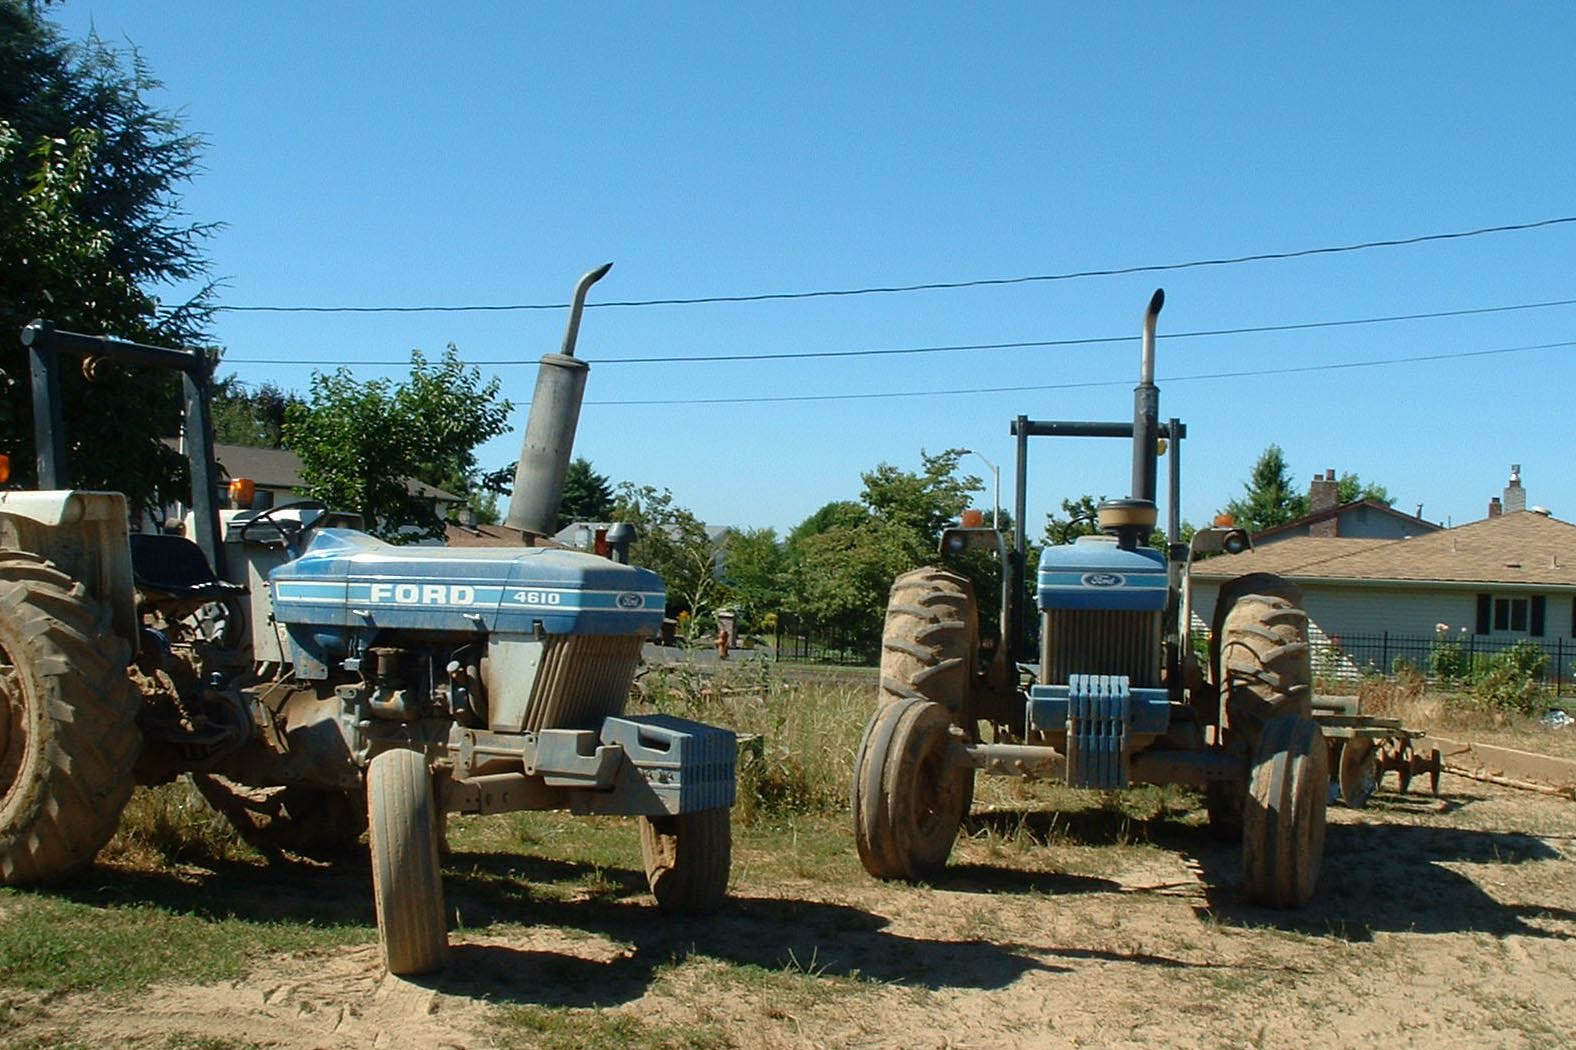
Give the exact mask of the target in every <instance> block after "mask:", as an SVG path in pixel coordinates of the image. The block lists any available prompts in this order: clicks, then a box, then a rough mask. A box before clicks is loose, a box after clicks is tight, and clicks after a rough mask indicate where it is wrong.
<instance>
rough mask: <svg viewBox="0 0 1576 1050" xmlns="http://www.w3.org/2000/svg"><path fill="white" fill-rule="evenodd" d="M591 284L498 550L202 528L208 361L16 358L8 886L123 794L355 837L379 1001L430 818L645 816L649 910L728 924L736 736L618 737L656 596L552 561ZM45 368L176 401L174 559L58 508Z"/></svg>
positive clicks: (46, 336) (209, 487)
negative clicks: (30, 462)
mask: <svg viewBox="0 0 1576 1050" xmlns="http://www.w3.org/2000/svg"><path fill="white" fill-rule="evenodd" d="M607 269H608V267H602V268H601V269H598V270H595V271H592V272H591V273H589V274H587V275H586V276H585V277H584V278H582V279H581V281H580V283H579V285H578V286H577V288H576V290H575V296H574V303H573V306H572V308H571V312H570V320H569V326H568V331H567V333H566V335H565V338H564V344H563V347H562V351H561V352H560V353H557V354H548V355H546V356H544V357H543V358H542V361H541V365H540V369H539V372H538V377H537V384H536V389H535V393H534V395H533V398H532V405H531V414H530V420H529V423H528V426H527V430H526V435H525V440H524V447H523V449H522V454H521V457H520V463H519V467H518V471H517V474H516V478H515V486H514V492H513V496H512V498H511V501H510V505H509V514H508V519H507V524H508V526H509V527H510V528H511V529H512V530H513V532H515V533H518V535H519V536H520V543H519V544H518V545H515V546H501V547H457V548H444V547H428V546H392V545H390V544H388V543H385V542H383V541H381V540H379V539H376V538H374V537H372V536H370V535H367V534H366V533H365V532H362V531H360V530H359V528H358V527H357V526H358V525H359V519H358V518H357V517H356V516H355V515H346V514H340V513H335V512H333V511H331V510H329V509H328V508H326V507H324V506H323V505H322V504H320V503H316V502H312V501H298V502H294V503H285V504H282V505H279V506H266V505H265V503H266V501H263V500H259V501H258V502H257V504H256V505H254V506H253V507H251V508H244V509H224V510H221V508H220V507H219V499H218V496H217V493H218V479H217V478H216V476H215V474H216V471H215V466H214V458H213V452H212V449H213V439H212V428H211V423H210V418H209V400H208V389H209V379H210V372H211V367H212V366H211V362H210V361H209V360H207V359H206V358H205V357H204V356H203V355H201V354H198V353H194V352H191V351H184V350H170V349H165V348H160V347H151V346H142V345H138V344H133V343H126V342H123V341H119V340H114V339H109V338H101V337H90V336H83V335H78V334H74V333H70V332H64V331H57V330H55V329H53V328H52V327H51V326H50V325H48V324H47V323H44V322H35V323H34V324H32V325H29V326H28V327H27V328H26V329H25V330H24V332H23V336H22V339H23V343H24V344H26V346H27V347H28V350H29V353H30V363H31V367H32V372H33V390H34V415H35V421H36V426H35V432H36V438H37V444H38V458H39V478H40V488H41V491H20V490H7V491H0V715H3V717H0V880H3V881H4V882H5V883H7V884H20V883H30V882H44V881H50V880H54V879H58V878H61V877H63V876H66V875H68V874H70V873H71V872H72V871H74V870H75V869H77V868H80V867H81V866H83V865H85V864H86V863H87V862H89V861H90V860H91V859H92V858H93V856H94V854H95V853H97V852H98V850H99V848H100V847H101V846H103V844H104V843H105V842H106V841H107V840H108V839H109V837H110V836H111V835H112V834H113V833H114V830H115V827H116V825H117V822H118V820H119V816H120V812H121V809H122V807H123V806H124V804H125V802H126V800H127V798H128V796H129V795H130V793H131V790H132V786H133V784H135V783H143V784H154V783H161V782H165V781H168V780H171V779H173V778H174V777H176V776H178V775H182V774H190V775H192V777H193V779H194V780H195V782H196V784H197V786H198V788H199V789H200V790H201V791H202V793H203V794H204V796H205V797H207V798H208V799H209V801H210V802H212V803H214V805H215V806H216V807H217V808H218V809H220V811H221V812H223V813H224V814H225V815H226V816H227V817H229V818H230V820H231V821H232V822H233V823H234V824H235V825H236V827H237V828H238V830H240V831H241V833H242V834H243V835H244V836H245V837H246V838H248V839H249V840H250V841H252V842H253V843H255V844H257V845H258V846H259V847H260V848H263V849H265V850H268V851H290V852H294V853H299V854H305V855H309V856H315V855H332V854H334V853H336V852H343V851H344V850H346V849H347V848H353V847H354V844H355V843H356V842H357V840H358V838H359V836H360V835H361V833H362V832H363V831H366V832H367V833H368V835H369V839H370V843H371V854H372V889H373V896H374V900H375V904H376V912H377V920H378V932H379V938H380V941H381V945H382V950H383V955H384V960H385V962H386V964H387V966H388V968H389V970H390V971H392V972H394V973H401V974H405V973H420V972H425V971H430V970H433V969H436V968H438V967H440V966H441V965H442V964H443V961H444V958H445V955H446V953H447V948H448V935H447V932H446V922H445V909H444V904H443V892H442V885H441V878H440V867H439V848H440V841H441V839H442V831H443V826H442V822H443V819H444V814H446V813H449V812H458V813H477V814H486V813H502V812H509V811H515V810H525V809H566V810H570V811H572V812H575V813H587V814H589V813H601V814H627V815H632V816H637V817H638V818H639V823H640V837H641V845H642V852H643V854H644V861H645V869H646V874H647V877H648V880H649V883H650V886H651V890H652V892H653V894H654V895H655V897H656V899H657V903H658V904H659V905H660V906H662V907H663V908H665V909H672V910H680V911H707V910H712V909H715V908H717V907H718V906H719V905H720V904H721V902H722V900H723V897H724V894H725V892H726V888H727V882H728V876H729V864H730V852H731V831H730V823H729V809H730V807H731V805H732V804H733V801H734V764H735V754H736V747H735V741H734V736H733V734H732V733H731V732H729V731H727V730H723V729H717V728H713V727H711V726H706V725H701V724H699V723H695V722H690V721H686V720H683V719H679V718H673V717H669V716H666V715H639V716H634V715H625V713H624V707H625V702H626V700H627V698H628V697H629V694H630V687H631V684H632V682H633V680H634V676H635V671H636V667H637V665H638V664H639V662H640V659H641V648H642V645H643V643H644V642H645V640H646V639H648V638H651V637H652V636H654V635H656V634H657V633H658V631H659V629H660V626H661V623H662V617H663V612H664V604H665V600H666V595H665V590H664V587H663V583H662V580H661V579H660V578H659V577H658V576H657V575H656V574H655V573H652V572H650V571H648V570H646V569H641V568H637V567H634V566H631V565H629V564H627V560H628V558H627V554H628V541H629V538H630V536H629V533H630V531H631V530H629V529H628V527H627V526H624V527H619V526H615V527H614V529H613V530H611V532H612V535H611V537H610V538H611V540H612V543H611V547H610V551H609V554H610V556H608V557H603V556H599V555H597V554H593V553H588V552H583V551H578V550H568V549H562V548H559V547H556V546H555V545H553V544H551V543H550V542H549V541H547V540H546V537H549V536H551V534H552V533H553V531H554V527H555V524H556V521H555V519H556V515H557V510H558V505H559V502H560V498H561V495H562V491H563V482H564V476H565V472H566V470H567V467H568V463H569V457H570V449H571V446H572V443H573V440H574V431H575V428H576V425H577V422H578V416H579V410H580V404H581V398H582V395H583V392H584V388H585V380H586V374H587V370H588V366H587V365H586V363H585V362H583V361H580V360H578V359H577V358H575V357H574V345H575V341H576V335H577V332H578V329H579V322H580V316H581V311H582V309H583V307H584V303H585V296H586V293H587V291H588V289H589V288H590V286H591V285H592V284H593V283H594V282H595V281H596V280H598V279H600V278H601V277H602V276H603V275H604V274H605V273H606V272H607ZM63 357H75V358H82V359H84V361H85V363H86V364H88V365H89V366H90V370H91V369H96V368H100V367H103V364H104V362H115V363H117V364H118V365H120V366H130V367H165V368H173V369H175V370H176V371H178V372H180V373H181V374H182V376H183V377H184V386H185V393H186V397H185V402H186V421H185V423H186V425H185V443H186V447H187V449H188V450H190V459H191V466H192V476H193V484H192V490H193V500H192V512H191V514H190V516H189V518H188V523H189V525H188V530H187V531H188V534H189V535H190V536H191V537H192V538H187V537H186V536H182V535H171V534H165V533H162V532H160V533H151V532H129V531H128V521H127V508H126V502H125V498H124V497H123V496H122V495H121V494H119V493H113V492H83V491H73V490H71V489H70V488H69V487H68V482H67V471H66V462H67V456H66V452H67V446H66V442H65V436H64V432H63V429H62V427H61V425H60V394H59V370H60V368H61V359H62V358H63ZM77 454H79V455H81V454H86V452H85V450H80V449H79V450H77ZM620 533H622V534H623V535H620Z"/></svg>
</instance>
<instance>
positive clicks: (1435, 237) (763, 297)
mask: <svg viewBox="0 0 1576 1050" xmlns="http://www.w3.org/2000/svg"><path fill="white" fill-rule="evenodd" d="M1573 222H1576V215H1566V216H1561V217H1559V218H1555V219H1539V220H1537V221H1536V222H1522V223H1511V224H1507V225H1504V226H1483V227H1479V228H1478V229H1474V230H1454V231H1451V232H1448V233H1428V234H1423V235H1421V236H1417V237H1398V238H1394V239H1391V240H1382V241H1362V242H1359V243H1356V244H1340V245H1333V246H1329V247H1323V248H1299V249H1296V250H1294V251H1284V252H1259V253H1256V254H1253V255H1236V256H1227V257H1223V258H1218V259H1192V260H1189V261H1186V262H1174V263H1152V264H1149V265H1145V266H1120V267H1113V268H1111V269H1104V270H1074V271H1070V272H1067V273H1045V274H1029V275H1026V276H1020V277H982V278H976V279H973V280H963V281H931V282H926V283H923V284H893V285H871V286H869V287H864V288H830V289H820V290H816V291H806V292H761V293H758V294H754V295H702V296H694V297H691V298H675V299H614V300H607V301H603V302H597V303H586V304H585V305H586V309H597V308H599V307H611V306H624V307H640V306H696V305H700V304H703V303H760V302H767V301H772V300H788V299H829V298H839V297H845V296H855V295H893V294H898V293H902V292H932V291H945V290H949V289H956V288H984V287H991V286H1000V285H1011V284H1035V283H1043V282H1048V281H1072V280H1078V279H1081V278H1085V277H1118V276H1123V275H1127V274H1136V273H1165V272H1168V271H1171V270H1192V269H1198V268H1200V267H1206V266H1236V265H1240V264H1242V263H1251V262H1269V261H1278V260H1283V259H1302V258H1307V257H1308V256H1313V255H1338V254H1341V253H1343V252H1358V251H1367V250H1369V249H1371V248H1396V247H1401V246H1404V245H1410V244H1425V243H1429V242H1433V241H1453V240H1461V239H1463V238H1466V237H1482V236H1485V235H1488V234H1494V233H1515V232H1520V231H1523V230H1536V229H1541V228H1543V227H1546V226H1559V225H1563V224H1566V223H1573ZM568 307H569V304H568V303H477V304H471V305H464V306H219V307H215V310H216V311H220V310H222V311H225V312H227V313H276V314H285V313H297V314H417V313H498V312H504V311H524V310H564V309H567V308H568Z"/></svg>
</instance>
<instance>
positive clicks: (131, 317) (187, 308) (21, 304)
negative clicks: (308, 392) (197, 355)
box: [0, 0, 214, 507]
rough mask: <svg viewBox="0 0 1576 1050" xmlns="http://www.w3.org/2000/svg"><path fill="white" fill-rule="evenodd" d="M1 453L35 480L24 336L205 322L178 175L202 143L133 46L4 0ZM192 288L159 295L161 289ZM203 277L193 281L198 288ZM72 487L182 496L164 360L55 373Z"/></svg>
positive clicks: (204, 289)
mask: <svg viewBox="0 0 1576 1050" xmlns="http://www.w3.org/2000/svg"><path fill="white" fill-rule="evenodd" d="M0 71H3V74H0V387H3V392H4V396H3V402H0V452H5V453H8V454H9V455H10V456H11V465H12V471H13V478H14V480H15V481H17V482H18V483H20V484H22V485H24V486H26V485H32V484H35V483H36V476H35V473H34V472H35V463H36V460H35V456H34V450H33V408H32V400H31V396H30V394H31V387H30V383H29V380H28V359H27V355H26V353H25V352H24V351H23V348H22V346H21V343H20V341H19V339H18V338H17V335H18V332H19V331H20V330H21V328H22V326H23V325H25V324H27V323H28V322H29V321H31V320H33V319H34V318H44V319H46V320H49V321H52V322H54V324H55V325H56V326H57V327H59V328H62V329H67V330H71V331H79V332H86V333H89V334H97V333H101V332H109V333H111V334H113V335H116V336H119V337H121V338H125V339H131V340H135V341H137V342H144V343H153V344H158V345H164V346H177V347H197V346H201V345H202V344H203V343H204V342H205V341H206V336H205V328H206V325H207V323H208V321H209V318H210V312H211V303H210V293H211V291H212V285H211V284H210V283H208V282H207V280H206V274H207V268H208V263H207V259H206V257H205V256H204V254H203V251H202V243H203V241H204V239H205V238H206V237H207V236H208V235H209V234H210V233H211V232H212V231H213V229H214V226H213V225H212V224H204V223H194V222H190V221H188V220H187V219H186V218H185V217H184V216H183V215H182V213H181V210H180V195H179V192H178V191H179V188H180V186H181V185H182V184H183V183H185V182H187V181H189V180H190V179H191V177H192V176H193V175H194V174H195V173H196V170H197V163H198V158H199V154H200V151H201V146H202V140H201V139H200V138H198V137H197V136H195V135H192V134H188V133H186V132H185V131H183V130H182V127H181V123H180V121H179V120H178V119H177V118H176V117H175V116H174V115H173V114H171V113H167V112H164V111H161V110H159V109H157V108H155V107H154V106H153V105H152V103H151V102H150V101H149V99H150V96H151V95H152V94H153V92H154V91H156V90H157V89H158V87H159V86H160V85H159V83H158V81H157V80H155V79H154V78H153V77H152V76H151V75H150V73H149V72H148V69H147V67H146V66H145V65H144V64H143V62H142V60H141V59H140V58H139V57H138V56H137V54H136V53H135V51H132V52H129V53H127V52H122V51H119V50H116V49H114V48H111V47H109V46H107V45H106V44H104V43H103V42H102V41H100V40H99V39H98V38H97V37H96V36H92V37H89V38H88V39H87V40H86V41H85V42H83V43H81V44H75V43H72V42H70V41H68V40H66V39H65V38H64V37H63V35H62V34H61V32H60V30H59V29H58V28H57V27H56V26H55V25H54V24H53V23H51V22H49V21H47V20H46V19H45V18H44V17H43V15H42V13H41V5H38V4H35V3H26V2H23V0H0ZM170 288H177V289H183V291H181V292H180V293H179V294H180V298H179V300H178V304H177V305H175V306H173V307H170V306H166V305H164V304H162V303H161V302H160V301H159V299H158V297H157V294H156V293H158V292H159V291H160V290H161V289H170ZM193 288H195V292H192V291H191V289H193ZM61 379H62V382H61V386H62V397H63V399H64V416H65V426H66V432H67V436H68V439H69V440H68V445H67V463H68V471H69V474H70V478H71V481H72V484H73V485H75V486H77V487H81V488H107V489H114V490H118V491H121V492H125V493H126V494H127V496H128V498H129V500H130V502H131V503H132V505H133V506H134V507H136V506H153V505H156V504H158V503H161V502H164V501H165V500H166V499H169V498H172V497H179V496H180V495H181V494H182V486H183V485H184V483H185V474H186V470H185V464H184V462H183V460H182V458H181V457H180V456H179V455H177V454H176V453H175V452H173V451H172V450H171V449H169V448H167V447H166V446H165V445H164V444H162V443H161V442H160V441H159V438H160V436H161V435H166V434H174V433H176V432H177V430H178V427H179V420H180V394H179V391H180V383H179V380H178V378H177V377H176V376H174V375H172V374H171V373H168V372H163V371H160V370H156V369H133V368H119V367H117V368H110V369H104V370H97V371H96V374H95V377H94V379H93V380H91V381H90V380H89V379H88V378H87V377H86V376H85V375H84V372H83V370H82V369H79V368H74V367H73V368H65V369H62V377H61Z"/></svg>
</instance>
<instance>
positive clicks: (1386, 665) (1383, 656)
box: [1379, 631, 1390, 678]
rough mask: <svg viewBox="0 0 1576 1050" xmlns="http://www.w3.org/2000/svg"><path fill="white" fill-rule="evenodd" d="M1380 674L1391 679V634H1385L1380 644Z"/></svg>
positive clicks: (1387, 632)
mask: <svg viewBox="0 0 1576 1050" xmlns="http://www.w3.org/2000/svg"><path fill="white" fill-rule="evenodd" d="M1379 673H1380V674H1382V675H1384V676H1385V677H1386V678H1389V677H1390V632H1389V631H1386V632H1385V633H1384V637H1383V639H1381V640H1380V643H1379Z"/></svg>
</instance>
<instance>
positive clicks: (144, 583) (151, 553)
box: [131, 532, 246, 601]
mask: <svg viewBox="0 0 1576 1050" xmlns="http://www.w3.org/2000/svg"><path fill="white" fill-rule="evenodd" d="M131 575H132V577H133V578H134V579H135V580H136V584H137V589H138V590H141V591H149V592H152V593H153V594H156V595H158V596H160V597H166V598H190V599H195V600H197V601H220V600H222V599H225V598H230V597H233V596H235V595H238V594H245V593H246V588H245V587H244V586H243V585H241V584H239V583H230V582H228V581H226V580H221V579H219V577H217V576H215V575H214V574H213V569H212V568H211V567H210V566H209V565H208V559H207V558H206V557H204V556H203V552H202V548H201V547H199V546H197V544H195V543H193V542H192V541H191V540H189V539H187V538H186V537H185V536H167V535H165V534H163V533H152V532H134V533H132V534H131Z"/></svg>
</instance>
